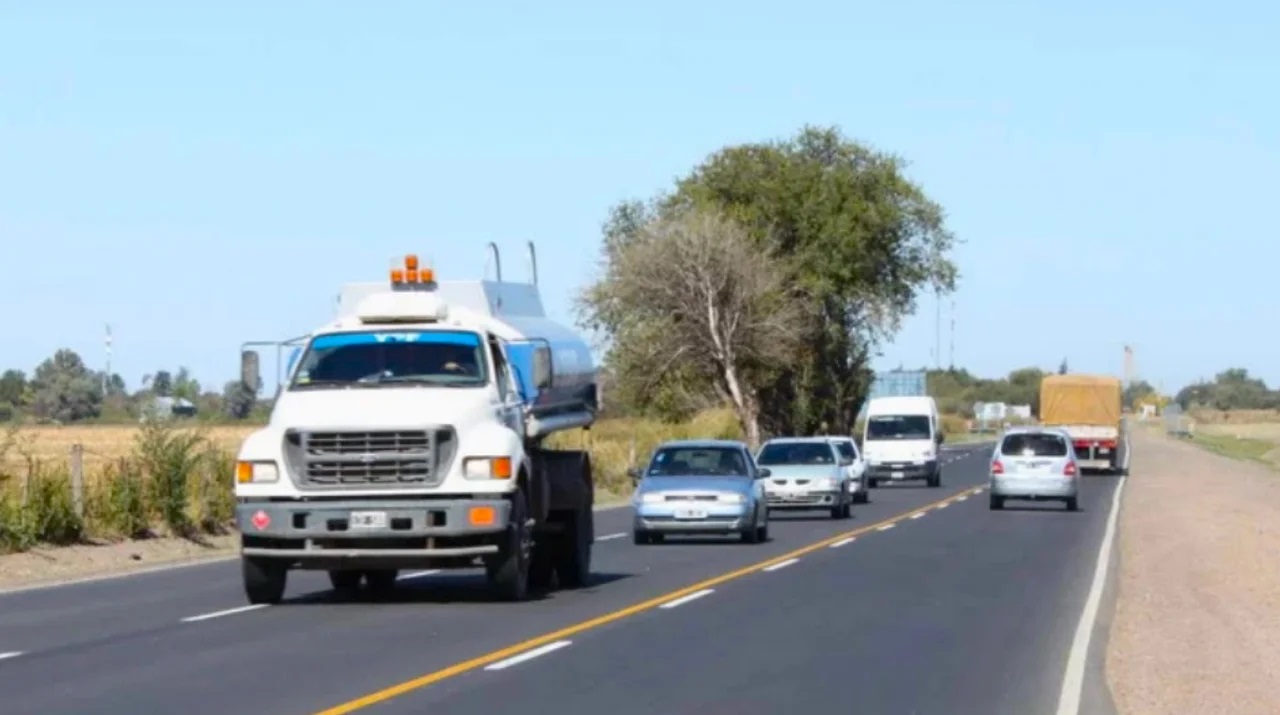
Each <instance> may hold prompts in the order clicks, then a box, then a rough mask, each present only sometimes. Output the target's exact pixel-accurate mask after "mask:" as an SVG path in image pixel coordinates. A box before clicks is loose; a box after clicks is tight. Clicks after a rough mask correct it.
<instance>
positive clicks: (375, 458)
mask: <svg viewBox="0 0 1280 715" xmlns="http://www.w3.org/2000/svg"><path fill="white" fill-rule="evenodd" d="M285 440H286V444H285V452H286V454H287V455H288V460H289V462H290V467H291V469H292V471H293V473H294V474H296V475H299V477H300V482H301V484H300V486H303V487H311V488H317V489H319V488H342V487H421V486H434V485H435V484H438V483H439V482H440V479H441V478H442V477H443V475H444V473H445V472H446V471H447V468H448V459H449V457H451V456H452V446H453V441H454V440H453V433H452V431H451V430H448V429H437V430H379V431H370V430H325V431H303V430H290V431H289V432H288V433H287V434H286V435H285Z"/></svg>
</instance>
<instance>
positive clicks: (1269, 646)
mask: <svg viewBox="0 0 1280 715" xmlns="http://www.w3.org/2000/svg"><path fill="white" fill-rule="evenodd" d="M1132 441H1133V446H1134V455H1135V458H1134V460H1133V462H1132V465H1131V474H1132V475H1133V476H1132V477H1131V478H1130V479H1129V483H1128V485H1127V486H1126V493H1125V498H1124V500H1123V506H1122V511H1121V515H1120V537H1119V539H1120V545H1119V548H1120V564H1119V566H1120V573H1119V592H1118V595H1117V602H1116V609H1115V618H1114V622H1113V624H1112V631H1111V635H1110V639H1109V641H1108V647H1107V661H1106V673H1107V682H1108V684H1109V686H1110V688H1111V691H1112V694H1113V697H1114V700H1115V705H1116V709H1117V711H1118V712H1119V713H1120V715H1137V714H1142V715H1147V714H1149V713H1150V714H1153V715H1155V714H1161V715H1162V714H1164V713H1171V714H1172V713H1177V714H1178V715H1195V714H1198V713H1204V714H1205V715H1224V714H1226V713H1230V714H1231V715H1254V714H1257V715H1274V713H1277V712H1280V648H1277V646H1276V644H1277V643H1280V558H1277V554H1280V474H1277V473H1276V472H1275V471H1272V470H1269V469H1267V468H1266V467H1264V466H1262V465H1259V464H1253V463H1247V462H1241V461H1237V460H1232V459H1229V458H1226V457H1222V456H1218V455H1216V454H1212V453H1209V452H1207V451H1205V450H1203V449H1201V448H1198V447H1196V446H1193V445H1191V444H1187V443H1184V442H1179V441H1177V440H1174V439H1171V438H1168V437H1165V436H1164V435H1162V434H1159V433H1156V432H1154V431H1148V430H1142V429H1139V430H1134V433H1133V435H1132Z"/></svg>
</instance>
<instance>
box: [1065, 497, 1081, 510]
mask: <svg viewBox="0 0 1280 715" xmlns="http://www.w3.org/2000/svg"><path fill="white" fill-rule="evenodd" d="M1067 511H1080V501H1079V500H1078V499H1077V498H1076V497H1071V498H1070V499H1067Z"/></svg>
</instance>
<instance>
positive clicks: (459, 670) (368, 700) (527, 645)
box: [315, 487, 977, 715]
mask: <svg viewBox="0 0 1280 715" xmlns="http://www.w3.org/2000/svg"><path fill="white" fill-rule="evenodd" d="M976 490H977V487H970V488H968V489H964V490H962V491H959V492H956V493H955V494H952V495H950V496H948V497H946V498H944V499H939V500H937V501H935V502H932V503H930V504H927V505H925V506H924V507H917V508H915V509H912V510H910V511H907V512H903V513H901V514H898V515H896V516H892V517H890V518H888V519H884V520H882V521H878V522H875V523H874V524H868V525H866V526H863V527H859V528H857V529H853V530H852V531H845V532H841V533H839V534H836V535H835V536H831V537H829V538H826V539H823V540H822V541H819V542H816V543H813V544H810V545H808V546H802V547H800V548H798V549H796V550H795V551H790V552H788V553H785V554H782V555H781V556H775V557H773V558H771V559H768V560H766V561H761V562H759V563H755V564H752V565H750V566H745V567H743V568H740V569H737V570H734V571H730V572H728V573H724V574H721V575H719V576H714V577H712V578H709V579H706V580H705V581H699V582H698V583H695V584H692V585H689V586H685V587H684V588H681V589H679V590H676V591H671V592H669V593H666V594H663V595H661V596H657V597H655V598H651V599H649V600H647V601H642V602H640V603H637V604H634V605H631V606H627V607H626V608H623V609H620V610H617V611H613V612H611V613H606V614H604V615H602V616H596V617H595V618H591V619H589V620H585V621H581V622H579V623H576V624H574V625H571V626H566V627H564V628H561V629H559V630H556V631H552V632H550V633H544V634H543V635H540V636H535V637H533V638H530V639H528V640H525V641H521V642H519V643H516V644H514V645H510V646H507V647H506V648H502V649H500V650H495V651H492V652H490V653H486V654H484V655H481V656H478V657H475V658H472V659H470V660H465V661H462V662H461V663H455V664H453V665H451V666H449V667H447V668H443V669H441V670H437V671H435V672H432V673H427V674H425V675H420V676H418V677H416V678H413V679H411V680H406V681H404V682H402V683H398V684H396V685H392V686H390V687H387V688H383V689H382V690H379V691H377V692H373V693H369V694H368V695H365V696H362V697H359V698H356V699H355V700H351V701H348V702H345V703H342V704H341V705H335V706H334V707H331V708H329V709H327V710H321V711H320V712H318V713H315V715H346V713H351V712H355V711H356V710H360V709H363V708H367V707H369V706H371V705H377V704H379V703H383V702H386V701H388V700H391V699H392V698H395V697H398V696H400V695H404V694H405V693H408V692H411V691H414V690H419V689H421V688H425V687H427V686H428V685H433V684H435V683H438V682H440V681H442V680H447V679H449V678H452V677H454V676H457V675H461V674H463V673H466V672H468V671H471V670H475V669H477V668H482V667H484V666H486V665H489V664H491V663H496V662H498V661H500V660H504V659H506V658H510V657H511V656H513V655H516V654H518V653H521V652H523V651H526V650H529V649H531V648H537V647H538V646H542V645H546V644H548V643H554V642H555V641H559V640H563V639H565V638H567V637H569V636H572V635H575V634H578V633H582V632H583V631H589V630H591V629H593V628H598V627H600V626H603V625H606V624H608V623H613V622H615V621H620V620H622V619H624V618H628V617H630V616H634V615H636V614H637V613H642V612H644V611H648V610H652V609H654V608H657V607H658V606H661V605H662V604H664V603H666V602H668V601H672V600H674V599H677V598H683V597H684V596H687V595H689V594H692V593H697V592H698V591H701V590H703V589H706V588H711V587H712V586H717V585H719V584H722V583H725V582H728V581H733V580H735V579H739V578H742V577H743V576H746V575H748V574H751V573H755V572H757V571H760V570H761V569H765V568H768V567H769V566H772V565H774V564H778V563H782V562H783V561H787V560H789V559H794V558H798V557H800V556H804V555H805V554H810V553H813V552H815V551H818V550H819V549H823V548H826V547H828V546H830V545H831V544H834V543H836V542H837V541H841V540H843V539H847V538H850V537H855V536H861V535H863V534H865V533H867V532H870V531H874V530H875V529H878V528H879V527H881V526H884V525H885V524H893V523H896V522H899V521H902V520H903V519H907V518H910V516H911V515H912V514H916V513H922V512H925V511H927V510H929V509H930V508H932V507H935V506H937V505H938V504H942V503H943V502H946V501H948V500H950V499H954V498H955V497H958V496H962V495H970V494H975V493H977V492H976Z"/></svg>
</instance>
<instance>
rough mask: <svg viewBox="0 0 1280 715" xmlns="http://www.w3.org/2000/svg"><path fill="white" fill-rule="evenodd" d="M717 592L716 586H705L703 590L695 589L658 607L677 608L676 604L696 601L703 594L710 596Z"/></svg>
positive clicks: (680, 604)
mask: <svg viewBox="0 0 1280 715" xmlns="http://www.w3.org/2000/svg"><path fill="white" fill-rule="evenodd" d="M715 592H716V590H715V589H714V588H704V589H702V590H701V591H695V592H693V593H691V594H689V595H688V596H681V597H680V598H677V599H675V600H672V601H667V602H666V603H664V604H662V605H661V606H658V608H675V607H676V606H683V605H684V604H686V603H688V602H690V601H696V600H698V599H699V598H702V597H703V596H710V595H711V594H713V593H715Z"/></svg>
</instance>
